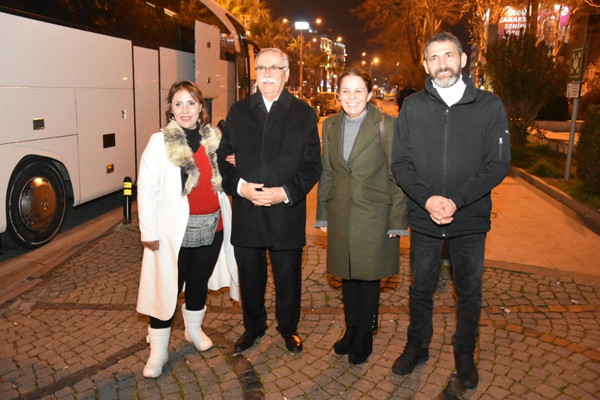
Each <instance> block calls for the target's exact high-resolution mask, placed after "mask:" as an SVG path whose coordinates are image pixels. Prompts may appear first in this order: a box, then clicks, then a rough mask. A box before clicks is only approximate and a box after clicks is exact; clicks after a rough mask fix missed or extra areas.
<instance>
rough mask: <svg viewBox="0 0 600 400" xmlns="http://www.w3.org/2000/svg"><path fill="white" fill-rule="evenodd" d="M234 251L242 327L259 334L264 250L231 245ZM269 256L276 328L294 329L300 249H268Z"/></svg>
mask: <svg viewBox="0 0 600 400" xmlns="http://www.w3.org/2000/svg"><path fill="white" fill-rule="evenodd" d="M234 251H235V259H236V261H237V264H238V268H239V271H240V289H241V295H242V309H243V313H244V328H246V331H248V332H252V333H254V334H262V333H264V332H265V330H266V329H267V310H266V309H265V290H266V287H267V249H266V248H250V247H238V246H234ZM269 258H270V259H271V267H272V270H273V280H274V281H275V317H276V318H277V321H278V322H279V325H278V326H277V330H278V331H279V332H281V333H293V332H296V330H297V329H298V321H299V320H300V292H301V287H302V248H299V249H293V250H271V249H269Z"/></svg>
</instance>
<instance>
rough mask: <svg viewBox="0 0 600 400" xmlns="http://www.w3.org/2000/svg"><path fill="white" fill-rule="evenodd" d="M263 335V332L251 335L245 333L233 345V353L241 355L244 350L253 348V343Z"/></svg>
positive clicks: (250, 333)
mask: <svg viewBox="0 0 600 400" xmlns="http://www.w3.org/2000/svg"><path fill="white" fill-rule="evenodd" d="M264 334H265V333H264V332H263V333H252V332H248V331H245V332H244V333H243V334H242V336H240V338H239V339H238V340H237V341H236V342H235V344H234V345H233V351H234V352H236V353H241V352H242V351H244V350H248V349H249V348H250V347H252V346H254V342H256V339H258V338H259V337H262V336H263V335H264Z"/></svg>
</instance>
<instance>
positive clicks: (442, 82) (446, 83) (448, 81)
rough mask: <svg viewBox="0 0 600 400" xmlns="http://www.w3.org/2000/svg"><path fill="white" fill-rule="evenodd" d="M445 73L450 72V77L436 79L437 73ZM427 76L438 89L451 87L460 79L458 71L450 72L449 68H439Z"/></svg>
mask: <svg viewBox="0 0 600 400" xmlns="http://www.w3.org/2000/svg"><path fill="white" fill-rule="evenodd" d="M446 71H450V72H452V76H449V77H445V78H443V79H440V78H438V77H437V74H438V73H440V72H446ZM429 76H430V77H431V79H432V80H433V81H434V82H435V84H436V85H438V86H439V87H441V88H449V87H450V86H453V85H454V84H455V83H456V82H458V80H459V79H460V70H459V71H452V69H451V68H440V69H438V70H437V71H435V72H434V73H433V74H429Z"/></svg>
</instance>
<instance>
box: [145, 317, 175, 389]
mask: <svg viewBox="0 0 600 400" xmlns="http://www.w3.org/2000/svg"><path fill="white" fill-rule="evenodd" d="M170 336H171V327H168V328H162V329H153V328H150V327H148V337H147V340H148V342H149V343H150V357H148V362H147V363H146V366H145V367H144V377H145V378H158V377H159V376H160V374H161V373H162V368H163V365H165V364H166V363H167V361H168V360H169V351H168V350H169V337H170Z"/></svg>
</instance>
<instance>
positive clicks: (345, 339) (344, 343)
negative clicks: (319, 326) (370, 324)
mask: <svg viewBox="0 0 600 400" xmlns="http://www.w3.org/2000/svg"><path fill="white" fill-rule="evenodd" d="M357 332H358V328H357V327H355V326H349V327H347V328H346V332H344V336H342V338H341V339H340V340H338V341H337V342H335V343H334V344H333V350H334V351H335V354H339V355H344V354H349V353H350V349H351V348H352V343H354V337H355V336H356V333H357Z"/></svg>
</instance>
